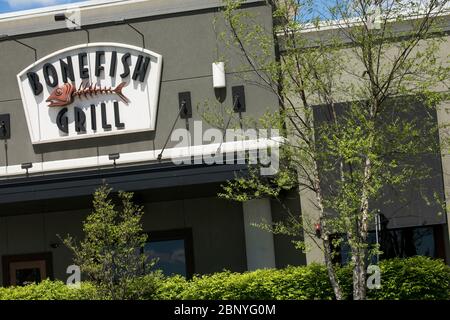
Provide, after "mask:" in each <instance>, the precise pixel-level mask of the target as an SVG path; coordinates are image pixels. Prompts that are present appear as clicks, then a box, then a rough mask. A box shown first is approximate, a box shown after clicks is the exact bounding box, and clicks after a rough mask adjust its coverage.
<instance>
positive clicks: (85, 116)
mask: <svg viewBox="0 0 450 320" xmlns="http://www.w3.org/2000/svg"><path fill="white" fill-rule="evenodd" d="M161 68H162V56H161V55H159V54H156V53H154V52H151V51H148V50H145V49H142V48H139V47H134V46H129V45H124V44H118V43H90V44H86V45H79V46H75V47H71V48H67V49H64V50H61V51H58V52H56V53H53V54H51V55H48V56H46V57H45V58H42V59H40V60H39V61H37V62H36V63H34V64H33V65H31V66H29V67H28V68H26V69H25V70H23V71H22V72H21V73H19V74H18V76H17V78H18V82H19V87H20V93H21V96H22V102H23V107H24V110H25V116H26V120H27V124H28V129H29V132H30V136H31V141H32V143H33V144H42V143H51V142H59V141H66V140H76V139H84V138H94V137H100V136H107V135H117V134H127V133H134V132H142V131H152V130H155V125H156V114H157V107H158V99H159V88H160V82H161Z"/></svg>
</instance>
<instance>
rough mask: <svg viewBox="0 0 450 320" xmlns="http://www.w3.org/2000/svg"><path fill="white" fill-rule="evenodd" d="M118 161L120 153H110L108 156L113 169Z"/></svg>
mask: <svg viewBox="0 0 450 320" xmlns="http://www.w3.org/2000/svg"><path fill="white" fill-rule="evenodd" d="M119 159H120V153H111V154H110V155H109V160H111V161H114V167H115V166H116V161H117V160H119Z"/></svg>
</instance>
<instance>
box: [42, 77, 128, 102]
mask: <svg viewBox="0 0 450 320" xmlns="http://www.w3.org/2000/svg"><path fill="white" fill-rule="evenodd" d="M126 85H127V83H126V82H122V83H121V84H119V85H118V86H117V88H115V89H112V88H111V87H109V88H107V87H103V88H102V87H101V86H99V87H97V84H95V85H93V84H92V83H91V84H90V85H89V84H88V83H87V84H86V85H85V86H84V87H83V84H81V85H80V87H79V88H78V89H77V88H76V87H75V86H74V85H73V84H70V83H65V84H63V85H62V86H60V87H58V88H56V89H55V90H53V92H52V93H51V94H50V96H49V97H48V99H47V100H46V102H49V105H48V106H49V107H64V106H67V105H69V104H71V103H73V101H74V99H75V97H78V98H79V99H81V98H82V97H83V96H84V97H85V98H88V96H90V97H92V96H97V95H100V94H105V95H106V94H115V95H117V96H119V98H120V99H122V101H123V102H125V103H126V104H128V103H130V100H129V99H128V98H127V97H126V96H125V95H124V94H123V93H122V89H123V88H124V87H125V86H126Z"/></svg>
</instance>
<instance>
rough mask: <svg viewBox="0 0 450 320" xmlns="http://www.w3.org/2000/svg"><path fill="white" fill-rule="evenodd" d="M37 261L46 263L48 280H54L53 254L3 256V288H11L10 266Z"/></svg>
mask: <svg viewBox="0 0 450 320" xmlns="http://www.w3.org/2000/svg"><path fill="white" fill-rule="evenodd" d="M35 260H44V261H45V269H46V270H45V272H46V274H47V278H49V279H50V280H54V275H53V254H52V253H51V252H41V253H29V254H16V255H4V256H2V265H3V286H4V287H9V286H11V275H10V271H11V270H10V264H11V263H12V262H27V261H35ZM43 280H44V279H43Z"/></svg>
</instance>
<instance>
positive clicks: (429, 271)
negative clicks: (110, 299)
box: [0, 257, 450, 300]
mask: <svg viewBox="0 0 450 320" xmlns="http://www.w3.org/2000/svg"><path fill="white" fill-rule="evenodd" d="M380 269H381V285H382V287H381V289H378V290H369V291H368V298H370V299H450V267H449V266H447V265H445V264H444V263H443V262H442V261H440V260H433V259H430V258H426V257H413V258H409V259H394V260H386V261H383V262H381V263H380ZM338 277H339V280H340V282H341V284H342V286H343V291H344V294H345V296H346V297H347V298H351V292H352V281H351V279H352V275H351V269H350V268H348V267H346V268H342V269H340V270H339V272H338ZM129 297H130V298H131V299H144V300H147V299H158V300H172V299H205V300H210V299H214V300H242V299H246V300H264V299H280V300H288V299H290V300H310V299H320V300H331V299H333V291H332V288H331V286H330V283H329V281H328V277H327V272H326V269H325V267H324V266H322V265H318V264H312V265H309V266H304V267H288V268H286V269H281V270H258V271H254V272H246V273H232V272H229V271H225V272H220V273H216V274H213V275H206V276H196V277H194V278H193V279H192V280H189V281H187V280H185V279H184V278H182V277H180V276H176V277H171V278H164V277H162V276H161V275H160V274H154V275H150V276H147V277H143V278H140V279H137V280H136V282H135V283H133V284H132V285H131V286H130V293H129ZM102 298H104V297H101V296H100V294H99V292H98V290H97V288H96V287H95V286H94V285H92V284H89V283H83V285H82V287H81V289H74V288H69V287H67V286H66V285H65V284H64V283H62V282H60V281H49V280H46V281H44V282H42V283H41V284H39V285H35V284H33V285H29V286H26V287H16V288H0V300H87V299H102Z"/></svg>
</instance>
